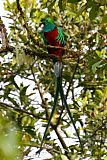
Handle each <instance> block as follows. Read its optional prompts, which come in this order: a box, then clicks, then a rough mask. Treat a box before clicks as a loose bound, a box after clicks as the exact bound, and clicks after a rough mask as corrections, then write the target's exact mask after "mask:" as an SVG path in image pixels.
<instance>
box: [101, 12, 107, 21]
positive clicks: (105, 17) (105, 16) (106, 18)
mask: <svg viewBox="0 0 107 160" xmlns="http://www.w3.org/2000/svg"><path fill="white" fill-rule="evenodd" d="M102 23H107V14H106V15H104V17H103V18H102Z"/></svg>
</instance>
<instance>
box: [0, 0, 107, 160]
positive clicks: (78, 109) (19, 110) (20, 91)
mask: <svg viewBox="0 0 107 160" xmlns="http://www.w3.org/2000/svg"><path fill="white" fill-rule="evenodd" d="M4 8H5V10H7V11H8V13H7V16H6V17H5V18H6V19H7V21H8V23H9V25H8V27H6V24H3V17H1V20H0V31H1V32H0V35H1V48H0V126H1V127H0V156H1V157H2V159H6V160H7V159H8V160H11V159H12V160H13V159H15V160H16V159H31V158H32V159H33V158H34V159H37V157H38V155H36V151H37V150H38V149H39V147H40V143H41V139H42V136H43V133H44V130H45V127H46V124H47V121H48V119H49V115H50V112H51V109H52V106H53V99H54V91H55V88H54V86H55V84H54V82H55V79H54V73H53V64H52V61H51V59H50V57H49V56H48V53H47V50H46V46H45V45H44V43H43V40H42V39H41V24H40V20H41V18H43V17H45V16H50V17H51V18H53V20H54V21H55V23H56V24H57V25H58V26H60V27H62V28H63V31H64V35H65V43H66V45H65V48H64V50H65V54H64V56H63V64H64V67H63V87H64V92H65V96H66V99H67V101H68V104H69V107H70V110H71V113H72V116H73V118H74V121H75V124H76V126H77V128H78V131H79V133H80V137H81V140H82V143H83V151H81V149H80V145H79V143H78V139H77V136H76V134H75V131H74V129H73V127H72V124H71V123H70V120H69V119H68V115H67V112H66V110H64V111H63V114H62V116H61V119H60V116H59V115H60V113H61V111H62V106H61V103H60V99H59V105H58V107H57V110H56V112H55V114H54V117H53V119H52V122H51V126H50V129H49V131H48V134H47V138H46V139H45V143H44V145H43V148H44V149H45V150H43V151H42V152H41V154H40V155H39V157H41V159H50V160H51V159H55V160H68V159H70V160H72V159H73V160H74V159H75V160H79V159H81V160H83V159H87V160H88V159H93V160H98V159H101V160H103V159H104V160H107V153H106V151H107V54H106V52H107V1H106V0H65V1H62V0H42V1H41V0H27V1H26V0H20V1H19V0H16V1H15V0H14V1H13V2H10V1H9V0H6V1H5V3H4Z"/></svg>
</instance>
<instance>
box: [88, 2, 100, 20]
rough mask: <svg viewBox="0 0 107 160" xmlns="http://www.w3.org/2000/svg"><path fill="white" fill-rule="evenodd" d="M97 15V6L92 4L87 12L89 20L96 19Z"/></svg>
mask: <svg viewBox="0 0 107 160" xmlns="http://www.w3.org/2000/svg"><path fill="white" fill-rule="evenodd" d="M98 13H99V6H98V5H97V4H96V3H94V4H93V6H92V8H91V10H90V12H89V18H90V20H91V21H92V20H94V19H95V18H96V17H97V15H98Z"/></svg>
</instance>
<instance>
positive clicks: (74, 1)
mask: <svg viewBox="0 0 107 160" xmlns="http://www.w3.org/2000/svg"><path fill="white" fill-rule="evenodd" d="M80 1H81V0H68V3H77V2H80Z"/></svg>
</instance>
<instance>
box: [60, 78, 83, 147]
mask: <svg viewBox="0 0 107 160" xmlns="http://www.w3.org/2000/svg"><path fill="white" fill-rule="evenodd" d="M60 96H61V100H62V104H64V106H65V108H66V110H67V112H68V115H69V117H70V120H71V122H72V124H73V126H74V129H75V131H76V134H77V137H78V140H79V142H80V146H81V149H82V150H83V145H82V142H81V139H80V136H79V133H78V130H77V128H76V125H75V123H74V120H73V117H72V116H71V112H70V109H69V107H68V104H67V101H66V99H65V96H64V91H63V87H62V79H60Z"/></svg>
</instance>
